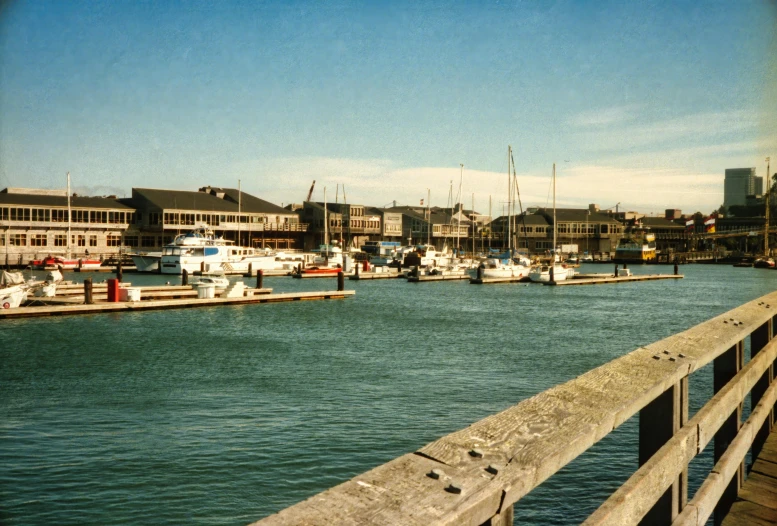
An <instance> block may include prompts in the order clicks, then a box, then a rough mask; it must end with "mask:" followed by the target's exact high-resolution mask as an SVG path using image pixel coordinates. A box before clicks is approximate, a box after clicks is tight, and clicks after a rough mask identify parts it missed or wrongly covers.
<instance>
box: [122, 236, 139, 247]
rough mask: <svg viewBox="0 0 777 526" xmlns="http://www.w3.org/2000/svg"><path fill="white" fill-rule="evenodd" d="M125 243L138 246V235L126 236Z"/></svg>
mask: <svg viewBox="0 0 777 526" xmlns="http://www.w3.org/2000/svg"><path fill="white" fill-rule="evenodd" d="M124 244H125V245H127V246H128V247H137V246H138V236H124Z"/></svg>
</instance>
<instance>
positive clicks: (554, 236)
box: [551, 163, 556, 265]
mask: <svg viewBox="0 0 777 526" xmlns="http://www.w3.org/2000/svg"><path fill="white" fill-rule="evenodd" d="M555 262H556V163H553V263H555ZM553 263H551V265H552V264H553Z"/></svg>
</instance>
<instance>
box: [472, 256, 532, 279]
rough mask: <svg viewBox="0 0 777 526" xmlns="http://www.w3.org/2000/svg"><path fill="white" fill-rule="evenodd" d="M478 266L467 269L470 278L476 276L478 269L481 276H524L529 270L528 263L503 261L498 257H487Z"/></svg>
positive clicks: (527, 274)
mask: <svg viewBox="0 0 777 526" xmlns="http://www.w3.org/2000/svg"><path fill="white" fill-rule="evenodd" d="M478 267H479V268H471V269H469V270H468V271H467V273H468V274H469V276H470V277H471V278H476V277H478V270H479V271H480V274H481V276H482V277H483V278H526V277H528V276H529V271H530V270H531V267H530V266H528V265H523V264H518V263H516V262H515V261H510V262H509V263H504V262H503V261H502V260H501V259H498V258H488V259H486V260H484V261H483V262H481V264H480V265H479V266H478Z"/></svg>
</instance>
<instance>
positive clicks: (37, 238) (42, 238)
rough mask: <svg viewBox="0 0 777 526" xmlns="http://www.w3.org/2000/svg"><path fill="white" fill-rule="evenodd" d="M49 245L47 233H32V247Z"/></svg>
mask: <svg viewBox="0 0 777 526" xmlns="http://www.w3.org/2000/svg"><path fill="white" fill-rule="evenodd" d="M46 245H48V239H47V237H46V234H31V235H30V246H31V247H45V246H46Z"/></svg>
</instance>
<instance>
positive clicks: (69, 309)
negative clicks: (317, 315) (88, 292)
mask: <svg viewBox="0 0 777 526" xmlns="http://www.w3.org/2000/svg"><path fill="white" fill-rule="evenodd" d="M253 290H257V289H253ZM195 294H196V291H195ZM354 294H355V292H354V291H352V290H340V291H322V292H292V293H284V294H256V295H254V294H250V295H246V296H242V297H238V298H207V299H206V298H179V299H158V300H143V299H141V301H135V302H110V303H108V302H95V303H92V304H88V305H85V304H79V305H75V304H68V305H48V306H33V307H19V308H16V309H0V319H11V318H32V317H39V316H65V315H73V314H105V313H110V312H135V311H146V310H160V309H183V308H193V307H217V306H223V305H248V304H253V303H277V302H282V301H303V300H323V299H327V300H329V299H342V298H345V297H347V296H353V295H354ZM44 299H45V298H41V300H44Z"/></svg>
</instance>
